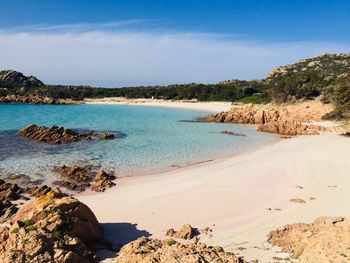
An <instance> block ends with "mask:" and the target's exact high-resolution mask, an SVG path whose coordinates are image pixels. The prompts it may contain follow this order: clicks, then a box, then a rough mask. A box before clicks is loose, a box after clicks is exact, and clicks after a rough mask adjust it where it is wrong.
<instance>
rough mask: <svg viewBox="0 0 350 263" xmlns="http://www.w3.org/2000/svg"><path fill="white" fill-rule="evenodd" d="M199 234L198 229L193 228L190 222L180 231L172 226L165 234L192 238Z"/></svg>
mask: <svg viewBox="0 0 350 263" xmlns="http://www.w3.org/2000/svg"><path fill="white" fill-rule="evenodd" d="M197 234H198V230H197V229H195V228H193V227H192V226H191V225H190V224H185V225H183V226H182V227H181V229H180V230H178V231H175V230H174V229H172V228H170V229H168V230H167V231H166V234H165V235H166V236H169V237H174V238H181V239H192V238H193V237H194V236H195V235H197Z"/></svg>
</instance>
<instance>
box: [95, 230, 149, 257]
mask: <svg viewBox="0 0 350 263" xmlns="http://www.w3.org/2000/svg"><path fill="white" fill-rule="evenodd" d="M101 225H102V227H103V231H104V238H105V239H107V240H108V241H110V242H112V244H113V249H115V251H108V250H101V251H99V252H98V256H99V257H100V258H101V259H102V260H105V259H108V258H114V257H115V256H116V251H119V250H120V248H121V247H122V246H124V245H125V244H127V243H129V242H132V241H134V240H136V239H138V238H139V237H142V236H145V237H149V236H151V234H150V233H149V232H148V231H146V230H139V229H138V228H137V224H131V223H102V224H101Z"/></svg>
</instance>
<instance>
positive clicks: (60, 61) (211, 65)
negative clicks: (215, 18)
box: [0, 20, 349, 87]
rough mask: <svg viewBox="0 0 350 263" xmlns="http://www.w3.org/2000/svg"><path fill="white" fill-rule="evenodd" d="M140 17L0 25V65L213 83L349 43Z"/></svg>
mask: <svg viewBox="0 0 350 263" xmlns="http://www.w3.org/2000/svg"><path fill="white" fill-rule="evenodd" d="M142 23H143V22H142V21H141V20H130V21H120V22H110V23H104V24H85V23H80V24H73V25H51V26H37V25H36V26H32V27H31V28H29V27H28V28H21V29H20V28H16V29H11V30H10V29H6V30H0V69H9V68H10V69H15V70H19V71H22V72H24V73H26V74H33V75H36V76H38V77H39V78H40V79H42V80H43V81H44V82H46V83H60V84H89V85H96V86H110V87H112V86H126V85H148V84H170V83H187V82H202V83H213V82H217V81H220V80H225V79H233V78H239V79H252V78H261V77H264V76H265V75H266V73H267V72H268V71H269V70H270V69H271V68H272V67H275V66H278V65H283V64H287V63H292V62H295V61H297V60H299V59H300V58H303V57H310V56H315V55H317V54H319V53H324V52H331V53H334V52H349V43H335V42H291V43H266V42H265V43H264V42H259V41H252V40H245V39H243V38H241V37H240V38H237V36H234V37H229V36H223V35H217V34H210V33H209V34H208V33H193V32H190V33H188V32H168V31H166V30H151V29H147V30H139V29H137V28H140V26H139V25H140V24H141V25H142ZM133 26H137V28H136V27H133ZM130 27H133V28H132V29H130ZM111 29H113V30H111Z"/></svg>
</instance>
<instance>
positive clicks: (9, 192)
mask: <svg viewBox="0 0 350 263" xmlns="http://www.w3.org/2000/svg"><path fill="white" fill-rule="evenodd" d="M22 193H23V189H22V188H20V187H19V186H18V185H17V184H11V183H6V182H5V181H4V180H1V179H0V201H5V202H6V201H14V200H18V199H20V198H21V197H22V196H21V194H22Z"/></svg>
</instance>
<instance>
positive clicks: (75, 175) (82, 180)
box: [53, 165, 116, 192]
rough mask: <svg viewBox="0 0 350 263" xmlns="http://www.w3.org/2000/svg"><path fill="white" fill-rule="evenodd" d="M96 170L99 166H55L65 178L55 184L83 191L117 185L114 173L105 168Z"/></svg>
mask: <svg viewBox="0 0 350 263" xmlns="http://www.w3.org/2000/svg"><path fill="white" fill-rule="evenodd" d="M96 170H97V167H93V166H91V165H87V166H82V167H81V166H77V165H74V166H62V167H55V168H54V169H53V171H54V172H56V173H58V174H60V175H61V177H62V178H64V180H60V181H56V182H54V184H55V185H58V186H63V187H65V188H68V189H70V190H73V191H76V192H83V191H85V190H86V189H88V188H90V187H91V190H93V191H95V192H104V191H105V190H107V189H108V188H111V187H113V186H115V183H114V182H113V181H114V180H115V179H116V177H115V176H114V175H112V174H108V173H107V172H106V171H104V170H99V171H96Z"/></svg>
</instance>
